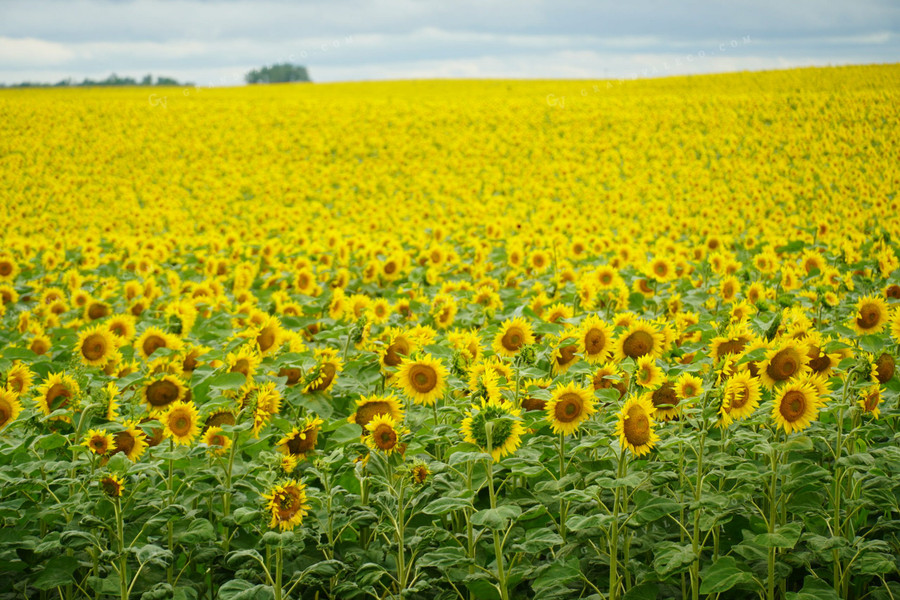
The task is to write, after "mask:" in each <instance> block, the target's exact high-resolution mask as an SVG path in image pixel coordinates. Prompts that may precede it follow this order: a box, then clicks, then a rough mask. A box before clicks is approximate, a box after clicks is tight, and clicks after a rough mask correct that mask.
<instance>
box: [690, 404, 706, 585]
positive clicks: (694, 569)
mask: <svg viewBox="0 0 900 600" xmlns="http://www.w3.org/2000/svg"><path fill="white" fill-rule="evenodd" d="M705 425H706V423H705V421H704V428H703V429H701V430H700V447H699V448H698V451H697V480H696V481H695V482H694V504H695V505H696V506H697V508H695V509H694V530H693V532H692V533H693V535H691V551H692V552H693V553H694V560H693V561H692V562H691V598H692V599H693V600H698V598H699V597H700V507H699V503H700V496H701V494H702V491H703V447H704V445H705V443H706V427H705Z"/></svg>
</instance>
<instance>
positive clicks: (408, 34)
mask: <svg viewBox="0 0 900 600" xmlns="http://www.w3.org/2000/svg"><path fill="white" fill-rule="evenodd" d="M278 62H295V63H299V64H303V65H306V66H307V67H308V68H309V71H310V75H311V76H312V78H313V80H315V81H323V82H324V81H346V80H368V79H409V78H447V77H509V78H592V79H597V78H619V77H645V76H647V77H650V76H660V75H666V74H684V73H705V72H719V71H734V70H743V69H750V70H758V69H771V68H784V67H791V66H807V65H829V64H831V65H842V64H867V63H885V62H900V2H898V1H897V0H721V1H717V2H713V1H709V0H685V1H682V2H677V3H676V2H671V1H668V0H625V1H622V0H615V1H611V2H607V1H602V0H496V1H493V0H429V1H424V0H297V1H293V2H291V1H288V0H257V1H251V0H0V82H2V83H15V82H20V81H25V80H28V81H43V82H55V81H58V80H60V79H63V78H65V77H73V78H75V79H76V80H80V79H82V78H84V77H91V78H95V79H96V78H103V77H106V76H107V75H109V74H110V73H112V72H115V73H117V74H118V75H120V76H126V75H127V76H132V77H136V78H139V77H141V76H142V75H144V74H146V73H153V74H154V75H167V76H170V77H175V78H177V79H179V80H182V81H185V80H186V81H192V82H195V83H196V84H198V85H204V86H207V85H235V84H239V83H242V82H243V75H244V74H245V73H246V72H247V71H248V70H250V69H251V68H255V67H258V66H261V65H266V64H273V63H278Z"/></svg>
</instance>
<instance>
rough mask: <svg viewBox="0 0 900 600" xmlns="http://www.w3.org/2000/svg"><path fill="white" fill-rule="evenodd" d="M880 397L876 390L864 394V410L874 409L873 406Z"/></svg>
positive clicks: (876, 404) (870, 410)
mask: <svg viewBox="0 0 900 600" xmlns="http://www.w3.org/2000/svg"><path fill="white" fill-rule="evenodd" d="M879 399H880V395H879V394H878V392H869V393H868V394H866V400H865V405H866V412H872V411H873V410H875V407H876V406H878V400H879Z"/></svg>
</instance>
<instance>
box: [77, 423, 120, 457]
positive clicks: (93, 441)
mask: <svg viewBox="0 0 900 600" xmlns="http://www.w3.org/2000/svg"><path fill="white" fill-rule="evenodd" d="M115 443H116V441H115V439H114V438H113V436H112V434H111V433H107V432H106V430H105V429H91V430H90V431H88V433H87V435H86V436H84V442H82V445H83V446H86V447H87V448H88V450H90V451H91V452H92V453H93V454H96V455H97V456H103V455H104V454H106V453H107V452H109V451H110V450H112V449H113V447H114V446H115Z"/></svg>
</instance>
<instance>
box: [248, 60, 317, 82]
mask: <svg viewBox="0 0 900 600" xmlns="http://www.w3.org/2000/svg"><path fill="white" fill-rule="evenodd" d="M244 79H245V80H246V81H247V83H294V82H309V81H310V79H309V73H308V72H307V71H306V67H303V66H301V65H292V64H290V63H282V64H277V65H272V66H271V67H263V68H261V69H253V70H252V71H250V72H249V73H247V74H246V75H245V76H244Z"/></svg>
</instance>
